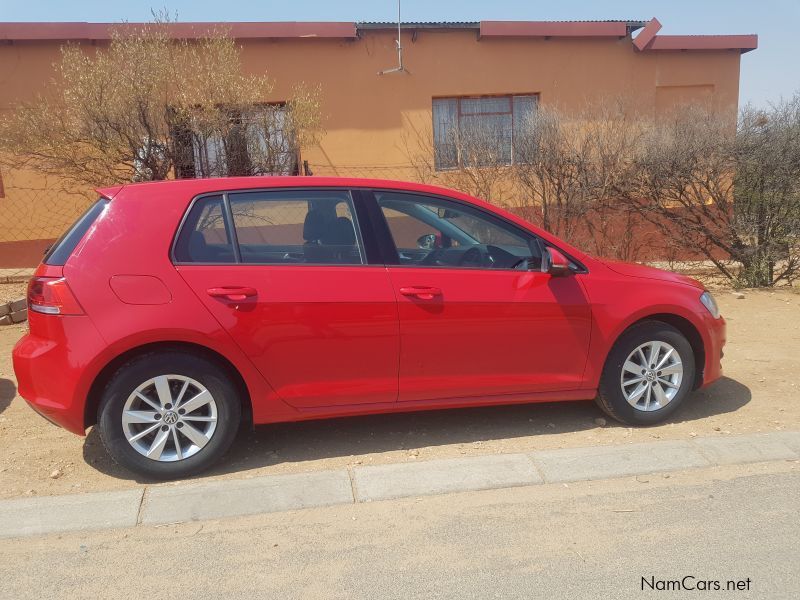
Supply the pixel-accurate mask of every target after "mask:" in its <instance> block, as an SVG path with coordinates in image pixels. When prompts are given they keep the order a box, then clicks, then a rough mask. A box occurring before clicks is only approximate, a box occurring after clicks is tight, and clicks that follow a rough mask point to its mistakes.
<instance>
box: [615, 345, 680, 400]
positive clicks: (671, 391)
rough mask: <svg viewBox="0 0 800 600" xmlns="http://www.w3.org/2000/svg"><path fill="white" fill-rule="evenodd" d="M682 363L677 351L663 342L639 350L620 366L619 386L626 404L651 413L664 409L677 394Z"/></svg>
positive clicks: (641, 346)
mask: <svg viewBox="0 0 800 600" xmlns="http://www.w3.org/2000/svg"><path fill="white" fill-rule="evenodd" d="M682 380H683V363H682V362H681V357H680V354H678V351H677V350H676V349H675V348H674V347H672V346H671V345H669V344H667V343H666V342H660V341H651V342H645V343H644V344H642V345H640V346H638V347H637V348H636V349H635V350H634V351H633V352H631V353H630V354H629V355H628V358H627V359H626V360H625V363H624V364H623V365H622V374H621V376H620V385H621V386H622V394H623V396H625V399H626V400H627V401H628V404H630V405H631V406H633V407H634V408H635V409H637V410H641V411H645V412H650V411H654V410H659V409H661V408H664V407H665V406H666V405H667V404H669V403H670V402H671V401H672V399H673V398H675V396H676V395H677V394H678V391H679V390H680V387H681V381H682Z"/></svg>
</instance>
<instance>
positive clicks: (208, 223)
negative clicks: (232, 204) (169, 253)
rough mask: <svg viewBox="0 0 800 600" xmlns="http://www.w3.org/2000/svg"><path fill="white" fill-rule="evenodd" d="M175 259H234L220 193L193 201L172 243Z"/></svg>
mask: <svg viewBox="0 0 800 600" xmlns="http://www.w3.org/2000/svg"><path fill="white" fill-rule="evenodd" d="M175 260H176V261H177V262H196V263H232V262H235V257H234V253H233V243H232V241H231V236H230V227H229V224H228V222H227V218H226V216H225V206H224V204H223V201H222V196H208V197H206V198H201V199H199V200H198V201H197V202H195V203H194V205H193V206H192V209H191V210H190V211H189V214H188V215H187V216H186V222H185V223H184V225H183V229H181V233H180V235H179V236H178V240H177V242H176V243H175Z"/></svg>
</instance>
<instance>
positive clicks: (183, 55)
mask: <svg viewBox="0 0 800 600" xmlns="http://www.w3.org/2000/svg"><path fill="white" fill-rule="evenodd" d="M240 51H241V50H240V47H239V46H238V45H236V43H235V42H234V40H233V39H231V38H230V37H229V36H228V34H227V33H226V32H225V31H224V30H223V29H219V30H216V31H211V32H210V33H207V34H203V35H201V36H200V37H197V38H195V39H175V37H174V36H173V35H172V34H171V33H170V22H169V19H168V18H166V17H164V16H157V18H156V22H154V23H151V24H146V25H143V26H141V27H138V28H132V27H131V26H124V27H119V28H117V29H115V30H114V31H113V32H112V35H111V40H110V43H109V45H108V47H106V48H102V47H97V48H86V47H83V46H77V45H67V46H65V47H63V48H62V56H61V61H60V62H59V63H57V64H56V65H54V66H55V69H56V77H55V79H54V81H53V82H52V85H51V86H49V89H48V92H49V93H48V94H46V95H41V96H39V97H38V98H36V99H35V100H34V101H32V102H28V103H24V104H22V105H21V106H19V107H18V108H17V109H16V111H15V112H14V113H13V114H12V115H10V116H9V117H8V118H6V119H5V120H4V121H3V122H2V123H0V149H2V151H3V156H4V161H5V162H6V163H7V164H8V165H9V166H10V167H12V168H31V169H34V170H36V171H38V172H40V173H44V174H48V175H55V176H58V177H60V178H63V179H65V180H68V181H69V182H71V183H74V184H78V185H86V184H89V185H92V186H94V185H98V184H108V183H116V182H125V181H132V180H137V181H141V180H155V179H165V178H168V177H171V176H190V177H193V176H208V175H245V174H256V173H260V172H291V170H292V169H293V168H295V167H296V164H295V163H296V159H297V152H298V148H299V144H300V142H301V141H303V140H307V139H308V138H309V137H313V136H314V135H315V132H317V131H318V130H319V128H320V110H319V92H318V90H315V89H308V88H305V87H302V86H301V87H298V88H297V89H296V90H295V94H294V98H292V99H290V100H289V101H288V102H287V103H286V104H285V105H283V106H274V105H267V104H265V99H266V98H267V97H268V96H269V94H270V93H271V91H272V82H271V81H270V80H269V79H268V78H267V77H266V76H263V75H245V74H243V73H242V70H241V57H240Z"/></svg>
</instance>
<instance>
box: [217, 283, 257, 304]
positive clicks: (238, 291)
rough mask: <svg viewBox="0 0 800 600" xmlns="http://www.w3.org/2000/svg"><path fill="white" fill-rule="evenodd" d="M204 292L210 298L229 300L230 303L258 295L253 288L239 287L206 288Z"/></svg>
mask: <svg viewBox="0 0 800 600" xmlns="http://www.w3.org/2000/svg"><path fill="white" fill-rule="evenodd" d="M206 292H207V293H208V295H209V296H211V297H212V298H222V299H224V300H230V301H231V302H241V301H242V300H246V299H247V298H252V297H254V296H257V295H258V292H257V291H256V289H255V288H251V287H239V286H223V287H214V288H208V289H207V290H206Z"/></svg>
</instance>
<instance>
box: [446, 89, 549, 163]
mask: <svg viewBox="0 0 800 600" xmlns="http://www.w3.org/2000/svg"><path fill="white" fill-rule="evenodd" d="M538 101H539V97H538V96H537V95H535V94H526V95H509V96H487V97H479V98H434V99H433V145H434V166H435V168H436V170H438V171H442V170H447V169H455V168H458V167H482V166H490V165H512V164H514V162H515V156H514V139H515V137H518V136H521V135H522V133H523V131H524V127H525V126H526V122H527V121H528V120H530V119H531V118H532V117H533V115H534V112H535V111H536V107H537V106H538Z"/></svg>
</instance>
